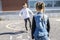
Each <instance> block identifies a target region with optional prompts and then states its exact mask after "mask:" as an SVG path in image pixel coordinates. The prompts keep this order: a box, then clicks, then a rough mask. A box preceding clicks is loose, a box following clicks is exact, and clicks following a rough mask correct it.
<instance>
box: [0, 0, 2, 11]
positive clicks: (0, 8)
mask: <svg viewBox="0 0 60 40" xmlns="http://www.w3.org/2000/svg"><path fill="white" fill-rule="evenodd" d="M0 11H2V3H1V0H0Z"/></svg>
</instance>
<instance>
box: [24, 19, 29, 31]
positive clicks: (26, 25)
mask: <svg viewBox="0 0 60 40" xmlns="http://www.w3.org/2000/svg"><path fill="white" fill-rule="evenodd" d="M24 20H25V28H26V30H28V29H27V19H24Z"/></svg>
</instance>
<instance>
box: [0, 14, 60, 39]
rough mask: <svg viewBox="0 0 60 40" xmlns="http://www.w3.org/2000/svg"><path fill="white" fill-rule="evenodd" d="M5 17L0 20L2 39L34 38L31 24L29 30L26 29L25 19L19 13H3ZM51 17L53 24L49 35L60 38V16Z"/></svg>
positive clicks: (51, 23) (0, 36)
mask: <svg viewBox="0 0 60 40" xmlns="http://www.w3.org/2000/svg"><path fill="white" fill-rule="evenodd" d="M1 17H2V16H1ZM3 18H5V19H2V20H1V21H0V40H32V39H31V30H30V28H29V25H28V29H29V30H28V31H26V30H25V27H24V20H23V19H21V18H20V17H19V16H18V15H17V16H12V15H10V16H8V15H7V16H5V15H3ZM13 18H14V19H13ZM15 18H16V19H15ZM49 19H50V26H51V29H50V35H49V37H50V39H51V40H60V17H55V16H54V17H49ZM28 24H29V23H28Z"/></svg>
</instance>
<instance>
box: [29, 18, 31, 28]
mask: <svg viewBox="0 0 60 40" xmlns="http://www.w3.org/2000/svg"><path fill="white" fill-rule="evenodd" d="M28 21H29V26H30V29H31V21H30V19H29V18H28Z"/></svg>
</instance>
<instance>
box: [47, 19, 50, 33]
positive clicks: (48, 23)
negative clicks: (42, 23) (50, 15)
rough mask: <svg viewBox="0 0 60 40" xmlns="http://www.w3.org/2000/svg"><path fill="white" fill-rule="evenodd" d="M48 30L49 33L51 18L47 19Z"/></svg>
mask: <svg viewBox="0 0 60 40" xmlns="http://www.w3.org/2000/svg"><path fill="white" fill-rule="evenodd" d="M47 31H48V33H49V32H50V22H49V19H48V20H47Z"/></svg>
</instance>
